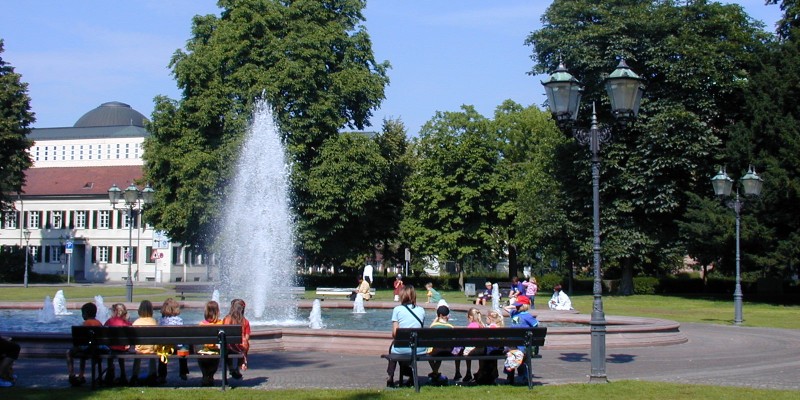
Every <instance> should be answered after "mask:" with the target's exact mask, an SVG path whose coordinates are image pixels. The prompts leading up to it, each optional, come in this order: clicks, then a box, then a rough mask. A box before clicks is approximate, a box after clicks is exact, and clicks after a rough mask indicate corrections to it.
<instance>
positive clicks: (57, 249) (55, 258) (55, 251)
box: [47, 246, 61, 264]
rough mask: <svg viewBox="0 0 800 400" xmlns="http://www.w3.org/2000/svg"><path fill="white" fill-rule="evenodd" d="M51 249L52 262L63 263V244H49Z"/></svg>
mask: <svg viewBox="0 0 800 400" xmlns="http://www.w3.org/2000/svg"><path fill="white" fill-rule="evenodd" d="M47 248H48V249H49V251H50V264H59V263H61V246H47Z"/></svg>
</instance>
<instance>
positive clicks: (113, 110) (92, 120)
mask: <svg viewBox="0 0 800 400" xmlns="http://www.w3.org/2000/svg"><path fill="white" fill-rule="evenodd" d="M145 121H147V118H145V116H144V115H142V113H140V112H138V111H136V110H134V109H133V108H131V106H129V105H127V104H125V103H121V102H119V101H109V102H108V103H103V104H101V105H100V106H99V107H97V108H95V109H94V110H92V111H89V112H87V113H86V114H83V116H82V117H80V118H79V119H78V121H77V122H75V125H73V127H74V128H89V127H93V126H120V125H121V126H124V125H132V126H140V127H144V123H145Z"/></svg>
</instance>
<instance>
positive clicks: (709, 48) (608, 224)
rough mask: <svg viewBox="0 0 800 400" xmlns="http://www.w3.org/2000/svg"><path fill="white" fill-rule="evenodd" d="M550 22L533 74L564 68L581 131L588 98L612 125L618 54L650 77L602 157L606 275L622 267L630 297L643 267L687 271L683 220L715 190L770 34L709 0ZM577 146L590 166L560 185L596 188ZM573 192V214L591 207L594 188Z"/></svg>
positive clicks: (537, 39) (619, 0) (554, 14)
mask: <svg viewBox="0 0 800 400" xmlns="http://www.w3.org/2000/svg"><path fill="white" fill-rule="evenodd" d="M542 21H543V26H542V29H540V30H538V31H535V32H533V33H532V34H531V35H530V36H529V37H528V40H527V44H529V45H531V46H533V48H534V59H535V60H536V62H537V63H536V66H535V67H534V72H537V73H541V72H548V71H552V70H554V69H555V66H556V65H557V63H558V61H559V59H562V60H563V61H565V62H566V64H567V65H568V67H569V69H570V71H571V72H572V73H573V74H574V75H576V76H577V77H578V78H579V79H581V80H582V82H583V84H584V85H585V87H586V91H585V94H584V99H585V100H586V101H585V102H584V106H583V107H584V109H583V112H582V113H581V115H582V118H583V120H582V121H581V124H582V125H585V126H588V117H589V116H590V115H591V110H590V109H589V108H590V107H591V103H592V102H596V103H597V104H598V112H599V114H600V118H601V119H609V118H608V113H609V110H608V107H607V99H606V97H605V96H604V95H602V91H603V85H602V79H603V78H604V76H605V75H604V74H606V73H609V72H611V70H612V69H613V67H614V65H615V63H616V62H615V61H614V60H615V58H617V57H624V58H625V59H626V60H627V61H628V64H629V65H630V66H631V68H632V69H633V70H634V71H636V72H637V73H639V74H640V75H642V76H643V77H644V78H645V79H646V80H647V85H648V88H647V94H646V99H645V100H644V102H643V105H642V108H641V113H640V116H639V120H638V121H637V122H636V124H635V125H633V126H632V127H628V128H627V129H619V130H616V131H615V134H614V137H613V141H612V142H611V143H609V144H607V145H605V147H603V148H602V150H601V152H602V157H603V159H604V161H603V169H602V176H601V203H602V213H601V214H602V219H603V220H602V222H601V229H602V232H601V234H602V236H603V257H604V259H605V260H606V264H605V266H606V267H611V268H615V267H617V268H621V269H620V274H621V276H622V278H623V284H622V286H621V292H622V293H624V294H630V293H632V276H633V274H634V273H635V271H636V270H639V271H648V270H652V268H670V267H672V266H677V265H679V263H680V259H681V256H682V255H683V252H684V251H683V249H681V246H680V242H679V241H678V236H679V235H678V231H677V225H676V223H675V221H676V220H677V219H679V218H680V217H681V216H682V215H683V214H684V212H685V209H686V204H687V196H686V194H687V193H690V192H696V193H704V192H705V191H707V190H708V188H707V185H708V182H707V176H708V173H709V172H708V171H713V170H714V168H713V165H714V164H719V162H720V161H721V160H719V159H717V158H715V155H717V154H721V151H720V150H721V149H722V147H723V142H724V140H725V139H727V137H728V135H729V133H728V129H729V127H730V125H731V124H732V123H733V122H735V121H737V120H739V119H740V118H741V114H740V109H741V108H740V107H739V104H740V103H741V101H742V98H743V89H744V86H745V84H744V80H745V79H746V77H747V73H748V71H749V70H750V69H751V68H752V66H753V65H755V62H756V58H755V57H756V56H755V54H757V52H758V49H759V48H761V47H762V46H763V44H764V43H765V42H766V41H767V40H768V38H769V35H768V34H767V33H765V32H763V31H762V30H761V29H760V28H761V25H760V24H758V23H756V22H753V21H752V20H751V19H749V18H748V17H747V15H746V14H745V13H744V12H743V11H742V8H741V7H740V6H738V5H723V4H720V3H711V2H708V1H706V0H697V1H691V2H679V1H671V0H660V1H652V0H614V1H597V0H577V1H575V0H571V1H566V0H555V1H554V2H553V3H552V4H551V6H550V7H549V8H548V10H547V11H546V13H545V15H544V16H543V17H542ZM568 146H573V145H568ZM573 149H574V151H576V152H579V154H580V156H579V157H577V159H578V160H582V161H580V162H581V163H582V164H584V166H583V168H578V169H576V168H574V166H570V165H565V166H564V167H563V168H562V171H576V173H577V174H578V176H580V179H579V180H576V178H575V176H572V177H570V176H563V177H562V179H561V181H562V182H564V184H565V185H569V187H574V186H572V185H574V184H575V183H577V182H584V186H588V185H586V184H585V182H589V171H590V168H589V159H590V157H589V155H588V149H586V148H584V149H577V148H574V147H573ZM574 162H575V161H574V160H570V159H565V160H564V163H566V164H572V163H574ZM581 171H584V172H581ZM587 189H588V188H587ZM565 193H566V194H567V195H569V196H573V197H574V199H573V201H570V202H568V203H567V204H572V205H573V206H581V205H583V206H582V207H583V208H582V209H576V208H573V209H572V210H571V212H581V213H583V215H586V213H588V212H590V211H591V210H590V208H589V207H585V205H586V204H591V198H590V197H589V196H590V195H589V194H590V191H588V190H566V191H565ZM584 221H585V222H586V223H590V221H591V219H590V218H584ZM584 226H585V229H584V230H583V232H584V234H583V236H584V237H587V236H590V232H591V227H590V226H589V225H584ZM577 241H578V242H580V240H577ZM607 271H608V269H607Z"/></svg>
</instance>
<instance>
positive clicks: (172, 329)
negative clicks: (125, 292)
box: [72, 325, 242, 346]
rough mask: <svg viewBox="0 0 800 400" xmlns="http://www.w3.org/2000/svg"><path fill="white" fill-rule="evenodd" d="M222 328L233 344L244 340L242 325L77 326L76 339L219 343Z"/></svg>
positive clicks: (111, 343) (104, 342) (77, 341)
mask: <svg viewBox="0 0 800 400" xmlns="http://www.w3.org/2000/svg"><path fill="white" fill-rule="evenodd" d="M221 330H222V331H224V332H225V336H226V338H227V341H228V343H229V344H239V343H242V327H241V325H182V326H73V327H72V343H73V344H74V345H76V346H85V345H88V344H90V343H91V344H94V345H106V346H123V345H137V344H145V345H146V344H176V343H181V344H206V343H216V342H217V340H218V339H217V337H218V336H217V335H218V333H219V331H221Z"/></svg>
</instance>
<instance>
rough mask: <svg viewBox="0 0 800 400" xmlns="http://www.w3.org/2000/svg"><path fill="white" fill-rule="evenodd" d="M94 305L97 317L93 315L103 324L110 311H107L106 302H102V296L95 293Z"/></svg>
mask: <svg viewBox="0 0 800 400" xmlns="http://www.w3.org/2000/svg"><path fill="white" fill-rule="evenodd" d="M94 305H96V306H97V317H95V318H96V319H97V320H98V321H100V323H101V324H105V323H106V321H108V318H109V316H110V315H111V312H110V311H109V309H108V307H106V304H105V303H104V302H103V296H101V295H99V294H98V295H97V296H94Z"/></svg>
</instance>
